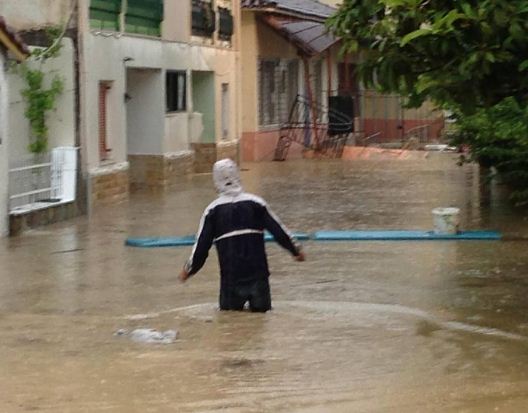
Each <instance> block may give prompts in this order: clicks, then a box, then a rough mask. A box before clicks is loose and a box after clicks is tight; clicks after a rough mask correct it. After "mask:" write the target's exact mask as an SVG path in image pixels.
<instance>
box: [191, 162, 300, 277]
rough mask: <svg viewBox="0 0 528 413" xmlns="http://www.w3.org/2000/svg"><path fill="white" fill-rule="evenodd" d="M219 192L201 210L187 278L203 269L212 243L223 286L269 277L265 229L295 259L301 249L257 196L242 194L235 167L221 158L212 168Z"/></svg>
mask: <svg viewBox="0 0 528 413" xmlns="http://www.w3.org/2000/svg"><path fill="white" fill-rule="evenodd" d="M213 180H214V184H215V187H216V189H217V191H218V193H219V196H218V198H217V199H216V200H215V201H213V202H212V203H211V204H210V205H209V206H208V207H207V208H206V209H205V211H204V213H203V215H202V218H201V220H200V227H199V229H198V233H197V237H196V243H195V244H194V247H193V250H192V253H191V257H190V258H189V260H188V261H187V263H186V265H185V269H186V271H187V272H188V273H189V275H193V274H195V273H196V272H198V271H199V270H200V268H202V266H203V264H204V263H205V260H206V259H207V256H208V253H209V249H210V248H211V245H212V244H213V243H214V244H215V245H216V248H217V251H218V258H219V262H220V273H221V278H222V287H229V286H234V285H241V284H245V283H251V282H254V281H258V280H260V279H263V278H266V279H267V277H268V276H269V270H268V262H267V258H266V252H265V247H264V230H267V231H269V232H270V233H271V234H272V235H273V236H274V238H275V240H276V241H277V242H278V243H279V244H280V245H281V246H282V247H283V248H285V249H287V250H288V251H290V252H291V253H292V254H293V255H295V256H297V255H299V253H300V247H299V246H298V245H297V244H296V243H295V241H294V240H293V237H292V236H291V234H290V233H289V232H288V230H287V229H286V227H284V225H282V223H281V222H280V220H279V219H278V218H277V216H275V215H274V214H273V212H272V211H271V210H270V209H269V208H268V206H267V204H266V202H265V201H264V200H263V199H261V198H259V197H258V196H256V195H252V194H249V193H245V192H243V190H242V186H241V184H240V176H239V172H238V167H237V165H236V164H235V163H234V162H233V161H232V160H230V159H223V160H221V161H218V162H216V163H215V165H214V167H213Z"/></svg>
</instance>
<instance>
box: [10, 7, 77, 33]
mask: <svg viewBox="0 0 528 413" xmlns="http://www.w3.org/2000/svg"><path fill="white" fill-rule="evenodd" d="M72 1H73V0H7V1H0V16H4V17H5V18H6V20H7V21H8V22H9V25H11V26H13V27H15V28H16V30H29V29H38V28H42V27H46V26H50V25H59V24H64V23H65V22H66V20H67V19H68V16H69V13H70V11H71V5H72ZM73 21H75V19H73Z"/></svg>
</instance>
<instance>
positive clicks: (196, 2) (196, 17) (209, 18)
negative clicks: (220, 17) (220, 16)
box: [192, 0, 216, 37]
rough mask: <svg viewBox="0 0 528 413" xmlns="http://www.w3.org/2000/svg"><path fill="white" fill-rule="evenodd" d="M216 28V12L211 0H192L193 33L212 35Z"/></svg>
mask: <svg viewBox="0 0 528 413" xmlns="http://www.w3.org/2000/svg"><path fill="white" fill-rule="evenodd" d="M215 30H216V14H215V12H214V10H213V4H212V3H211V0H209V1H207V0H192V34H193V35H194V36H206V37H211V36H212V35H213V33H214V32H215Z"/></svg>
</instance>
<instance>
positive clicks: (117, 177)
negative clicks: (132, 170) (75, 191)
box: [90, 162, 129, 206]
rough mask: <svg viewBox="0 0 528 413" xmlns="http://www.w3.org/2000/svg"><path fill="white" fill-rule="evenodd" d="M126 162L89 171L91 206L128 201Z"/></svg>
mask: <svg viewBox="0 0 528 413" xmlns="http://www.w3.org/2000/svg"><path fill="white" fill-rule="evenodd" d="M128 169H129V167H128V162H125V163H123V164H118V165H112V166H108V167H102V168H97V169H95V170H92V171H90V175H91V176H90V181H91V184H90V199H91V203H92V206H97V205H99V204H104V203H114V202H121V201H124V200H126V199H128V188H129V179H128Z"/></svg>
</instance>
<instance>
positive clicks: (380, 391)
mask: <svg viewBox="0 0 528 413" xmlns="http://www.w3.org/2000/svg"><path fill="white" fill-rule="evenodd" d="M242 178H243V182H244V184H245V187H246V190H248V191H251V192H254V193H257V194H259V195H261V196H263V197H264V198H265V199H266V200H267V201H268V202H269V204H270V205H271V207H272V208H273V210H274V211H275V212H276V213H277V214H278V215H279V216H280V217H281V219H282V220H283V222H284V223H285V224H287V225H288V226H289V227H290V229H292V230H295V231H306V232H310V231H314V230H318V229H426V230H429V229H431V227H432V216H431V210H432V209H433V208H434V207H437V206H457V207H459V208H460V209H461V222H462V227H463V228H464V229H494V230H499V231H502V232H503V233H505V234H506V235H507V236H508V237H511V238H514V240H505V241H458V242H452V241H442V242H435V241H425V242H424V241H421V242H410V241H399V242H394V241H393V242H326V243H325V242H311V241H310V242H306V243H305V244H304V247H305V251H306V254H307V261H306V262H304V263H297V262H294V261H293V260H292V259H291V257H290V256H289V255H288V254H287V253H286V252H285V251H283V250H280V249H279V247H277V246H276V245H273V244H268V255H269V260H270V267H271V271H272V278H271V287H272V294H273V300H274V301H273V305H274V310H273V311H272V312H270V313H268V314H264V315H262V314H251V313H246V312H244V313H221V312H218V311H217V309H216V308H217V305H216V302H217V294H218V283H219V279H218V268H217V260H216V253H215V252H212V253H211V255H210V258H209V260H208V262H207V264H206V265H205V267H204V268H203V270H202V271H201V272H200V273H199V274H197V275H196V276H195V277H193V278H192V279H191V280H190V281H189V282H188V283H186V284H183V285H182V284H180V283H178V282H177V274H178V272H179V270H180V268H181V266H182V264H183V263H184V261H185V260H186V258H187V257H188V255H189V253H190V247H183V248H158V249H138V248H130V247H125V246H124V240H125V239H126V237H128V236H176V235H186V234H190V233H193V232H194V231H195V230H196V228H197V226H198V220H199V218H200V215H201V213H202V210H203V208H204V207H205V206H206V205H207V204H208V203H209V202H210V201H211V200H212V199H214V197H215V193H214V190H213V185H212V182H211V176H210V175H207V174H204V175H196V176H193V177H192V178H189V179H184V180H183V182H181V183H180V184H178V185H177V186H175V187H173V188H171V189H170V190H168V191H162V192H137V193H135V194H133V195H132V196H131V197H130V200H129V201H128V202H127V203H124V204H121V205H119V206H111V207H101V208H98V209H96V210H94V211H93V213H92V215H91V216H90V218H88V217H81V218H78V219H75V220H71V221H68V222H65V223H61V224H58V225H52V226H48V227H43V228H41V229H38V230H32V231H29V232H27V233H25V234H23V235H21V236H18V237H15V238H11V239H6V240H1V241H0V262H1V266H0V412H1V413H17V412H34V411H37V412H47V413H52V412H53V413H68V412H71V413H93V412H110V413H135V412H138V413H139V412H141V413H146V412H183V413H186V412H204V413H205V412H207V413H212V412H222V413H226V412H227V413H231V412H237V413H238V412H248V413H249V412H251V413H253V412H254V413H261V412H262V413H266V412H269V413H272V412H273V413H275V412H285V413H286V412H287V413H314V412H338V413H345V412H347V413H348V412H389V411H390V412H495V411H500V412H521V411H526V410H527V406H528V369H527V368H526V366H527V365H528V260H527V250H528V242H527V241H523V240H522V237H527V236H528V220H527V213H526V210H524V211H523V210H519V209H515V208H513V207H511V206H509V205H508V203H507V202H506V201H505V197H504V189H503V188H502V187H501V186H500V185H494V186H492V187H491V188H488V187H485V186H484V185H482V183H483V178H482V177H481V176H480V174H479V172H478V170H477V168H475V167H474V166H465V167H458V166H456V165H455V161H454V159H453V158H452V157H451V156H448V155H435V156H431V158H430V159H427V160H423V161H381V160H380V161H354V162H341V161H287V162H284V163H261V164H246V165H244V170H243V172H242ZM134 328H153V329H157V330H167V329H175V330H178V332H179V337H178V339H177V340H176V342H175V343H174V344H169V345H159V344H138V343H135V342H132V341H131V340H129V338H128V337H127V336H116V335H114V333H115V332H116V331H117V330H119V329H128V330H131V329H134Z"/></svg>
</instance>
